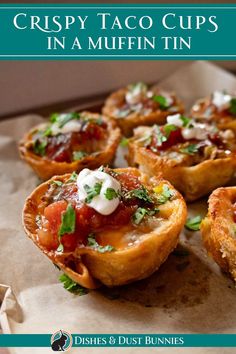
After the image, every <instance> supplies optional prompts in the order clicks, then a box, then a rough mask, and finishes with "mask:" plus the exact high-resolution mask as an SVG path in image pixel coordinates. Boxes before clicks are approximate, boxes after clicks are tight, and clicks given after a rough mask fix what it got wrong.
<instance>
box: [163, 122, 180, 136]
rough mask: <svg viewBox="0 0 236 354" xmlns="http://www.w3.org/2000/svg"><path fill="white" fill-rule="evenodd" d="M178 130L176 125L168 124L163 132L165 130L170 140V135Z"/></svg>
mask: <svg viewBox="0 0 236 354" xmlns="http://www.w3.org/2000/svg"><path fill="white" fill-rule="evenodd" d="M177 129H178V127H177V126H176V125H174V124H166V125H164V127H163V130H164V132H165V134H166V137H167V138H169V135H170V133H171V132H174V131H175V130H177Z"/></svg>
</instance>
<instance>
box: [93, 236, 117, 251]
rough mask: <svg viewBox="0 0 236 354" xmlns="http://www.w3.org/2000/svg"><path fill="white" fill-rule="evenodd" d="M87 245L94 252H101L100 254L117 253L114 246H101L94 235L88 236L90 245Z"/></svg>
mask: <svg viewBox="0 0 236 354" xmlns="http://www.w3.org/2000/svg"><path fill="white" fill-rule="evenodd" d="M87 245H88V246H89V247H91V248H93V249H94V250H96V251H98V252H100V253H106V252H112V251H115V248H114V247H113V246H110V245H106V246H101V245H99V244H98V243H97V241H96V239H95V235H94V234H90V235H89V236H88V243H87Z"/></svg>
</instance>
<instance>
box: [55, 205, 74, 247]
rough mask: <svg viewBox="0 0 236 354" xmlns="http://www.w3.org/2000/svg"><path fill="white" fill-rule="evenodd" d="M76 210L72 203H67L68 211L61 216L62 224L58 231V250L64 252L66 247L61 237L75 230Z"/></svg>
mask: <svg viewBox="0 0 236 354" xmlns="http://www.w3.org/2000/svg"><path fill="white" fill-rule="evenodd" d="M75 220H76V215H75V210H74V208H73V207H72V205H71V204H70V203H69V204H68V205H67V208H66V211H65V212H64V213H63V214H62V216H61V226H60V229H59V232H58V239H59V241H60V244H59V246H58V249H57V252H63V250H64V247H63V245H62V243H61V237H62V236H63V235H65V234H72V233H73V232H75Z"/></svg>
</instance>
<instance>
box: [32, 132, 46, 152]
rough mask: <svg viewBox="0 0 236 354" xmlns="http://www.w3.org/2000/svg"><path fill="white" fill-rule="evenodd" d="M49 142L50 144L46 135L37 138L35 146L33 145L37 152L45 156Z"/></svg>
mask: <svg viewBox="0 0 236 354" xmlns="http://www.w3.org/2000/svg"><path fill="white" fill-rule="evenodd" d="M47 144H48V141H47V138H46V137H45V138H41V139H37V140H36V141H35V142H34V146H33V149H34V152H35V154H37V155H40V156H44V155H45V153H46V147H47Z"/></svg>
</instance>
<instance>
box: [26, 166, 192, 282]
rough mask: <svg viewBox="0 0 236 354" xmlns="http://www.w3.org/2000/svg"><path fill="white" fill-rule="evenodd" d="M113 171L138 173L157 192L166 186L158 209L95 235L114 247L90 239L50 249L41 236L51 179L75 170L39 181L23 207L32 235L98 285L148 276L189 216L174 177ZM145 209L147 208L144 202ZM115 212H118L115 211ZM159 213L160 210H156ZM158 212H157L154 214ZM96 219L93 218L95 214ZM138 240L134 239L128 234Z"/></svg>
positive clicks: (76, 274) (75, 274)
mask: <svg viewBox="0 0 236 354" xmlns="http://www.w3.org/2000/svg"><path fill="white" fill-rule="evenodd" d="M114 171H115V172H114V173H117V174H122V173H123V174H128V175H129V176H136V177H137V178H138V180H139V181H141V182H142V184H143V185H144V186H145V187H146V186H147V187H148V188H151V190H152V191H156V192H155V193H159V192H160V191H161V190H162V188H164V189H165V191H166V193H167V194H168V195H169V197H168V195H167V198H166V196H165V198H164V202H163V200H162V202H161V204H158V210H157V209H155V210H156V211H155V212H152V214H151V212H150V215H152V216H149V214H148V215H146V216H145V222H143V223H141V224H140V225H135V226H134V225H133V224H132V223H131V222H128V224H125V225H121V226H120V227H118V228H117V227H116V228H115V229H111V228H109V227H108V228H107V229H106V226H104V225H103V231H101V232H98V234H97V237H96V240H99V243H100V244H103V246H105V247H106V244H107V243H109V244H110V245H112V246H114V250H113V251H111V252H103V253H101V252H99V251H98V250H97V249H94V248H92V247H89V246H88V245H86V244H83V245H80V246H77V247H76V248H75V250H74V251H73V252H63V253H58V252H57V251H55V250H54V251H52V250H48V249H47V248H45V247H44V246H42V244H40V242H39V238H38V233H37V230H38V225H37V217H38V215H43V213H44V207H42V200H44V196H45V193H47V191H48V189H49V187H50V185H51V183H53V182H52V181H55V180H56V181H61V182H63V183H64V182H66V181H67V180H68V179H69V177H70V175H64V176H57V177H54V178H53V179H52V180H49V181H47V182H45V183H43V184H42V185H40V186H39V187H37V188H36V189H35V190H34V192H33V193H32V194H31V195H30V196H29V198H28V199H27V200H26V203H25V207H24V211H23V223H24V228H25V231H26V233H27V235H28V236H29V237H30V238H31V239H32V240H33V242H34V243H35V244H36V245H37V246H38V247H39V248H40V249H41V251H42V252H43V253H45V254H46V255H47V257H49V258H50V259H51V260H52V262H53V263H55V264H56V265H58V266H59V267H60V269H62V270H63V271H64V272H65V273H66V274H67V275H68V276H69V277H70V278H71V279H73V280H74V281H75V282H77V283H79V284H81V285H82V286H84V287H86V288H96V287H97V286H99V284H100V283H103V284H105V285H106V286H118V285H123V284H127V283H130V282H133V281H136V280H139V279H143V278H145V277H148V276H149V275H150V274H152V273H153V272H154V271H155V270H157V269H158V268H159V267H160V265H161V264H162V263H163V262H164V261H165V260H166V258H167V257H168V255H169V254H170V252H172V250H173V249H174V248H175V247H176V245H177V242H178V238H179V233H180V231H181V229H182V227H183V225H184V223H185V219H186V204H185V202H184V200H183V198H182V196H181V195H180V194H179V193H178V192H177V191H176V190H174V188H173V187H172V186H171V185H170V184H169V182H167V181H164V180H160V179H157V178H151V179H149V178H148V177H147V176H146V175H145V174H143V173H141V172H139V171H138V170H137V169H133V168H126V169H116V170H114ZM162 198H163V196H162ZM141 209H142V208H141ZM114 213H115V212H114ZM155 213H157V214H155ZM154 214H155V215H154ZM90 222H92V219H91V220H90ZM128 239H129V240H131V239H132V240H136V241H132V242H131V243H129V242H128V241H127V240H128Z"/></svg>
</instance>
